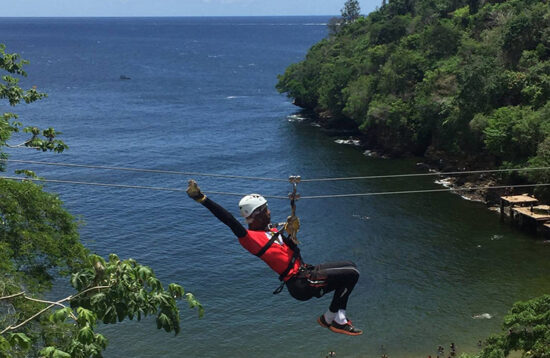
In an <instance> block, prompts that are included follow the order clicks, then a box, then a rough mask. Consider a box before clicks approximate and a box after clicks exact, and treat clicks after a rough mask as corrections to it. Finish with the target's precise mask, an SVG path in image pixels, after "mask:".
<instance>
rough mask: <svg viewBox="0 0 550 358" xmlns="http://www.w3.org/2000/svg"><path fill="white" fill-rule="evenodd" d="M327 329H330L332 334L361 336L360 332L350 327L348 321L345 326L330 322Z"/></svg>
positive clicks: (361, 332)
mask: <svg viewBox="0 0 550 358" xmlns="http://www.w3.org/2000/svg"><path fill="white" fill-rule="evenodd" d="M328 329H330V330H331V331H333V332H334V333H341V334H347V335H348V336H358V335H360V334H363V331H362V330H360V329H359V328H355V327H353V326H352V324H351V321H350V320H348V321H347V322H346V323H345V324H338V323H336V322H335V321H332V323H331V324H330V327H329V328H328Z"/></svg>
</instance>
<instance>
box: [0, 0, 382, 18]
mask: <svg viewBox="0 0 550 358" xmlns="http://www.w3.org/2000/svg"><path fill="white" fill-rule="evenodd" d="M344 2H345V0H14V1H10V0H0V16H270V15H338V14H340V9H341V8H342V7H343V5H344ZM381 3H382V0H360V1H359V4H360V5H361V12H362V13H363V14H367V13H369V12H371V11H373V10H374V9H375V8H376V6H379V5H380V4H381Z"/></svg>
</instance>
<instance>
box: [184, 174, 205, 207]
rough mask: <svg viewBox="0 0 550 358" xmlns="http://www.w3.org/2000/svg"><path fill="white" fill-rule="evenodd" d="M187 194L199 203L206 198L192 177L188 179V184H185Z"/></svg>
mask: <svg viewBox="0 0 550 358" xmlns="http://www.w3.org/2000/svg"><path fill="white" fill-rule="evenodd" d="M186 191H187V195H189V197H190V198H191V199H193V200H195V201H197V202H199V203H202V202H203V201H205V200H206V195H204V194H203V193H202V192H201V189H200V188H199V186H198V185H197V182H196V181H194V180H193V179H190V180H189V185H188V186H187V190H186Z"/></svg>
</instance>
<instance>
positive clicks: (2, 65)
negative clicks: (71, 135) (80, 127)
mask: <svg viewBox="0 0 550 358" xmlns="http://www.w3.org/2000/svg"><path fill="white" fill-rule="evenodd" d="M26 64H28V61H26V60H23V59H21V57H20V56H19V54H17V53H8V52H6V46H5V45H3V44H0V70H2V71H3V72H4V74H3V75H2V82H0V99H6V100H8V103H9V104H10V106H15V105H17V104H19V103H20V102H25V103H32V102H35V101H38V100H40V99H42V98H44V97H46V94H45V93H42V92H38V91H37V89H36V87H34V86H33V87H32V88H30V89H28V90H24V89H22V88H21V87H19V77H26V76H27V73H26V72H25V70H24V69H23V68H24V66H25V65H26ZM17 119H18V116H17V114H15V113H11V112H5V113H3V114H2V115H0V171H3V170H5V163H4V162H3V161H1V159H6V158H7V157H6V154H5V153H4V152H3V151H2V149H3V148H4V147H6V146H14V147H21V146H24V147H29V148H34V149H36V150H41V151H44V152H45V151H53V152H57V153H61V152H63V151H64V150H65V149H67V148H68V146H67V145H66V144H65V143H64V142H63V141H61V140H59V139H56V138H57V136H59V135H60V134H61V133H60V132H56V131H55V129H53V128H47V129H40V128H37V127H32V126H28V127H24V128H23V129H22V130H23V132H25V133H30V134H31V135H32V136H31V138H30V139H28V140H26V141H25V142H24V143H21V144H16V145H10V144H9V143H8V141H9V139H10V138H11V137H12V135H13V134H14V133H17V132H19V131H20V130H21V127H22V124H21V122H19V121H17Z"/></svg>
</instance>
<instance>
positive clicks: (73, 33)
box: [0, 17, 550, 358]
mask: <svg viewBox="0 0 550 358" xmlns="http://www.w3.org/2000/svg"><path fill="white" fill-rule="evenodd" d="M328 21H329V18H328V17H219V18H218V17H217V18H208V17H206V18H185V17H184V18H0V43H4V44H6V46H7V50H8V52H18V53H20V54H21V55H22V57H23V58H25V59H27V60H29V61H30V64H29V65H28V66H27V72H28V77H26V78H24V79H22V80H21V84H22V85H23V86H24V87H30V86H37V88H38V89H39V90H41V91H44V92H46V93H48V97H47V98H45V99H43V100H41V101H39V102H36V103H33V104H29V105H25V104H23V105H19V106H17V107H15V108H9V106H8V105H7V104H6V103H2V110H3V111H14V112H16V113H18V114H19V115H20V120H21V121H22V122H23V123H26V124H31V123H32V124H34V125H37V126H41V127H46V126H52V127H54V128H56V129H57V130H59V131H61V132H62V133H63V134H62V138H63V139H64V140H65V141H66V143H67V144H68V145H69V147H70V148H69V150H68V151H66V152H64V153H62V154H49V153H39V152H34V151H29V150H26V149H14V150H11V151H10V152H9V154H10V158H11V159H17V160H33V161H43V162H57V163H74V164H84V165H88V166H110V167H125V168H140V169H153V170H162V171H174V172H178V173H174V174H166V173H154V172H149V173H145V172H129V171H118V170H109V169H100V168H86V167H63V166H53V165H39V164H22V163H10V164H9V166H8V170H9V171H8V173H6V174H12V173H13V170H15V169H20V168H25V169H30V170H34V171H35V172H37V174H38V175H40V176H42V177H44V178H46V179H52V180H54V179H56V180H66V181H80V182H93V183H107V184H118V185H134V186H147V187H163V188H172V189H185V188H186V186H187V181H188V179H190V178H194V179H195V180H197V182H198V183H199V185H200V186H201V188H202V189H203V190H204V191H205V192H207V193H208V194H209V197H210V198H212V199H214V200H215V201H217V202H218V203H220V204H221V205H222V206H224V207H226V208H227V209H228V210H230V211H231V212H232V213H233V214H234V215H235V216H237V215H238V208H237V203H238V200H239V196H240V195H242V194H246V193H252V192H254V193H261V194H264V195H266V196H286V195H287V194H288V193H289V192H290V191H291V189H292V188H291V185H290V184H289V183H288V182H286V181H285V179H287V178H288V177H289V175H300V176H302V178H304V179H307V178H309V179H312V178H335V177H340V178H341V177H355V176H372V175H390V174H409V173H422V172H424V170H423V169H422V168H421V167H419V166H418V165H417V162H418V161H419V159H414V158H413V159H383V158H373V157H369V156H367V155H365V154H364V153H363V151H362V150H361V149H359V148H358V147H355V146H353V145H349V144H342V143H346V142H342V141H338V140H339V139H347V138H346V137H335V136H333V135H331V133H327V132H326V131H324V130H323V129H322V128H319V127H318V126H316V125H314V123H312V122H311V121H309V120H307V117H308V114H307V113H303V112H301V111H300V109H299V108H297V107H295V106H294V105H293V104H292V102H291V99H288V98H286V97H285V96H284V95H281V94H279V93H277V91H276V90H275V84H276V83H277V75H278V74H282V73H283V72H284V71H285V68H286V67H288V66H289V65H290V64H292V63H295V62H298V61H300V60H302V59H303V58H304V57H305V55H306V53H307V50H308V49H309V48H310V47H311V46H313V45H314V44H315V43H317V42H318V41H320V40H321V39H323V38H325V37H326V36H327V26H326V23H327V22H328ZM121 78H122V79H121ZM21 139H23V137H20V138H17V137H16V138H14V139H13V141H14V142H17V141H19V140H21ZM183 173H188V174H183ZM189 173H194V174H189ZM205 174H217V175H224V176H222V177H215V176H209V175H205ZM226 176H236V177H234V178H229V177H226ZM242 177H260V178H274V179H283V180H281V181H268V180H262V179H249V178H242ZM434 180H435V178H433V177H412V178H411V177H409V178H400V179H370V180H345V181H323V182H303V183H300V184H299V185H298V192H299V193H300V194H301V195H302V196H312V195H336V194H350V193H369V192H371V193H372V192H392V191H402V190H424V189H435V188H441V187H440V186H439V185H437V184H435V183H434ZM45 188H46V189H47V190H48V191H52V192H55V193H58V194H59V196H60V197H61V199H62V200H63V201H64V202H65V205H66V207H67V209H68V210H69V211H70V212H71V213H73V214H74V215H75V216H76V217H78V218H80V219H81V220H82V221H83V225H82V226H81V238H82V241H83V243H84V244H85V245H86V246H87V247H89V248H90V249H91V250H92V251H93V252H95V253H97V254H100V255H103V256H106V255H108V254H110V253H117V254H118V255H119V256H120V257H121V258H130V257H131V258H135V259H136V260H138V261H139V262H141V263H143V264H146V265H149V266H151V267H152V268H153V269H154V271H155V273H156V275H157V276H158V277H159V278H160V279H161V280H162V282H163V283H165V284H168V283H170V282H177V283H179V284H181V285H182V286H183V287H184V288H185V290H186V291H188V292H192V293H193V294H195V295H196V297H197V298H198V300H199V301H200V302H201V303H202V304H203V305H204V308H205V316H204V318H203V319H198V317H197V314H196V312H195V311H192V310H189V309H188V308H187V306H186V304H184V303H182V304H181V315H182V331H181V333H180V334H179V335H177V336H173V335H170V334H167V333H165V332H164V331H159V330H157V329H156V325H155V322H154V319H146V320H144V321H142V322H134V321H129V322H123V323H121V324H116V325H107V326H101V327H100V330H101V331H102V332H103V333H104V334H105V335H106V336H107V337H108V339H109V346H108V348H107V350H106V351H105V357H154V356H156V357H200V358H208V357H213V358H214V357H215V358H217V357H239V358H256V357H270V358H276V357H280V358H283V357H284V358H288V357H325V356H326V355H327V352H329V351H334V352H336V354H337V357H376V356H381V355H382V354H387V355H388V356H389V357H392V358H394V357H395V358H401V357H427V356H428V355H432V356H436V355H437V352H436V349H437V347H438V346H439V345H442V346H444V347H445V348H446V349H447V350H448V347H449V345H450V343H451V342H453V343H455V344H456V346H457V348H458V352H459V353H460V352H475V351H477V350H478V349H479V348H478V346H477V342H478V341H479V340H483V339H485V338H486V337H488V336H489V335H490V334H492V333H496V332H499V330H500V327H501V322H502V319H503V317H504V315H505V314H506V312H507V310H508V309H509V308H510V306H511V305H512V303H513V302H515V301H518V300H526V299H529V298H532V297H535V296H538V295H541V294H543V293H547V292H548V291H549V289H550V282H549V281H548V279H547V278H548V276H549V275H550V260H548V257H549V255H550V245H546V244H545V243H543V242H541V241H537V240H535V239H533V238H532V237H529V236H526V235H524V234H522V233H521V232H519V231H516V230H515V229H512V228H510V227H509V225H508V224H505V223H500V222H499V219H498V215H497V214H495V213H494V212H491V211H489V210H487V208H486V207H485V206H484V205H482V204H480V203H476V202H471V201H466V200H464V199H462V198H460V197H459V196H458V195H454V194H451V193H424V194H401V195H376V196H363V197H333V198H323V199H303V200H298V202H297V215H298V216H299V217H300V219H301V222H302V228H301V231H300V233H299V238H300V241H301V246H302V253H303V256H304V259H305V260H306V261H307V262H309V263H312V264H316V263H320V262H325V261H337V260H352V261H354V262H355V263H356V264H357V265H358V267H359V269H360V271H361V278H360V279H359V283H358V285H357V286H356V288H355V290H354V292H353V293H352V295H351V299H350V302H349V306H348V314H349V316H350V318H351V319H352V320H353V322H354V324H355V325H356V326H358V327H360V328H362V329H364V330H365V334H363V335H362V336H359V337H348V336H343V335H337V334H334V333H331V332H330V331H328V330H326V329H323V328H321V327H320V326H318V325H317V323H316V318H317V317H318V316H319V315H320V314H321V313H323V312H324V311H325V310H326V309H327V307H328V305H329V302H330V297H323V298H320V299H312V300H310V301H307V302H299V301H296V300H294V299H292V298H291V297H290V296H289V295H288V293H287V292H286V291H283V293H281V294H280V295H273V294H272V292H273V290H274V289H275V288H276V287H277V286H278V283H279V282H278V280H277V275H276V274H275V273H274V272H272V271H271V270H270V269H269V267H267V266H266V265H265V264H264V263H263V262H261V261H260V260H259V259H257V258H256V257H254V256H253V255H250V254H249V253H248V252H246V251H245V250H244V249H243V248H242V247H241V246H240V245H239V244H238V242H237V240H236V238H235V237H234V236H233V234H232V233H231V231H230V230H229V229H228V228H227V227H225V226H224V225H223V224H222V223H220V222H219V221H218V220H217V219H216V218H215V217H213V216H212V215H211V214H210V213H209V212H208V211H207V210H206V209H205V208H203V207H202V206H200V205H198V204H196V203H195V202H193V201H192V200H190V199H189V198H188V197H187V195H186V194H185V192H177V191H156V190H150V189H130V188H115V187H101V186H91V185H77V184H67V183H57V184H56V183H46V184H45ZM216 193H217V194H216ZM269 205H270V208H271V211H272V218H273V219H274V220H276V221H283V220H285V219H286V217H287V215H289V213H290V206H289V202H288V200H284V199H277V198H272V199H271V198H270V199H269ZM65 282H66V281H64V280H60V281H59V282H58V283H57V284H56V288H55V290H54V291H53V292H52V293H51V294H52V295H53V296H56V297H61V296H63V295H68V294H70V293H71V290H70V287H68V285H67V284H66V283H65Z"/></svg>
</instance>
